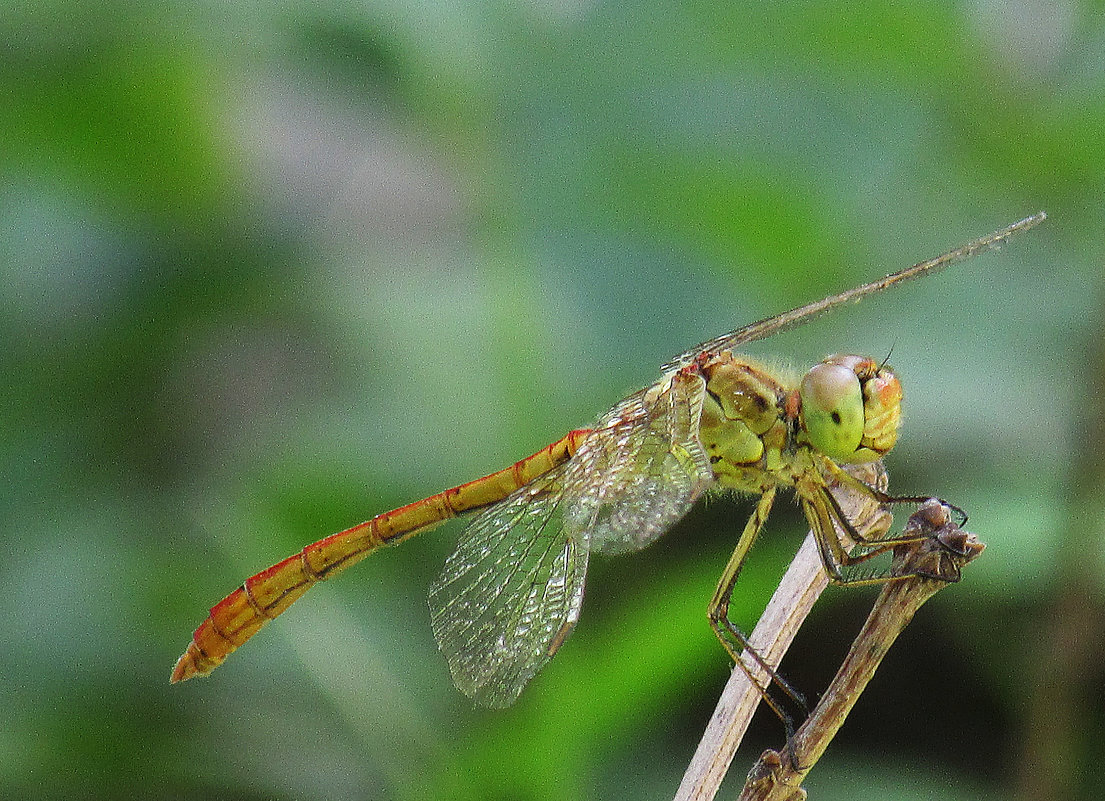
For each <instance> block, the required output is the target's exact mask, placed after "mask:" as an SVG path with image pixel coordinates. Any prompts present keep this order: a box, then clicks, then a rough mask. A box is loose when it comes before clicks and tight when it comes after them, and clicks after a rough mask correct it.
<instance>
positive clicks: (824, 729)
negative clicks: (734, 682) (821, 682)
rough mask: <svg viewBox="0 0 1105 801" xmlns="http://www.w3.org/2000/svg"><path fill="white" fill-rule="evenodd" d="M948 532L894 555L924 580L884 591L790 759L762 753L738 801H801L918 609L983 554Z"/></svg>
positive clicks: (911, 579) (892, 585)
mask: <svg viewBox="0 0 1105 801" xmlns="http://www.w3.org/2000/svg"><path fill="white" fill-rule="evenodd" d="M930 503H931V502H930ZM943 508H944V509H945V510H946V507H943ZM924 510H925V507H922V511H924ZM918 514H921V512H918ZM916 517H917V515H914V518H916ZM914 518H911V522H913V520H914ZM949 529H950V530H951V531H952V532H953V535H952V536H953V538H954V542H952V543H949V542H948V541H947V540H946V539H942V538H941V536H940V533H939V532H936V535H935V536H933V537H932V538H931V539H928V540H925V541H923V542H920V543H918V544H917V545H915V546H909V547H908V548H906V549H902V550H901V552H900V553H899V554H897V559H898V560H900V562H899V564H900V566H899V567H898V570H899V572H909V571H916V572H920V573H922V574H923V575H912V576H909V577H908V578H904V579H902V580H900V581H894V582H891V583H889V584H886V585H884V587H883V589H882V592H881V593H880V594H879V597H878V600H877V601H876V602H875V606H874V608H873V609H872V610H871V614H870V615H869V616H868V618H867V622H866V623H864V626H863V629H862V630H861V631H860V633H859V635H858V636H857V637H856V639H855V641H854V642H853V643H852V647H851V649H850V650H849V652H848V655H847V656H846V657H845V659H844V663H843V664H842V665H841V667H840V670H839V671H838V672H837V674H836V677H835V678H834V679H833V681H832V683H831V684H830V685H829V688H828V690H827V691H826V693H825V695H824V697H823V698H822V700H821V703H819V704H818V705H817V708H816V709H814V711H813V713H812V714H811V715H810V717H809V718H808V719H807V720H806V722H805V723H804V724H803V725H802V726H801V728H799V730H798V732H797V733H796V734H795V736H794V739H793V740H792V742H791V743H789V744H788V746H787V748H788V749H793V754H794V758H793V759H792V758H790V756H789V755H788V754H787V753H783V754H779V753H777V752H774V751H767V752H766V753H765V754H764V755H763V756H762V757H761V758H760V762H759V764H757V766H756V767H755V768H753V770H752V772H751V773H750V774H749V777H748V781H747V783H746V784H745V786H744V791H743V792H742V793H741V795H740V798H741V801H799V800H800V799H804V798H805V796H806V794H805V791H804V790H802V788H801V787H800V786H799V785H800V784H801V782H802V780H803V779H804V778H805V777H806V775H807V774H808V773H809V771H810V769H811V768H813V766H814V765H815V764H816V763H817V760H818V759H820V758H821V755H822V754H824V753H825V749H826V748H827V747H828V745H829V742H830V741H831V740H832V738H833V737H834V736H835V735H836V733H837V731H839V730H840V727H841V726H842V725H843V724H844V720H845V718H847V716H848V713H849V712H850V711H851V709H852V707H853V706H854V705H855V703H856V701H857V700H859V696H860V694H861V693H862V692H863V690H864V688H866V686H867V683H868V682H869V681H870V680H871V678H872V676H874V674H875V670H876V669H877V668H878V666H879V664H880V663H881V662H882V659H883V657H884V656H885V655H886V653H887V651H889V650H890V646H891V645H892V644H893V643H894V640H896V639H897V637H898V635H899V634H900V633H901V632H902V630H903V629H905V627H906V626H907V625H908V624H909V622H910V620H912V619H913V615H914V614H915V613H916V612H917V610H918V609H920V608H921V605H922V604H924V603H925V602H926V601H927V600H928V599H929V598H931V597H932V596H933V595H935V594H936V592H938V591H939V590H940V589H942V588H943V587H945V586H946V585H947V583H948V582H949V581H955V580H958V578H959V569H960V568H961V567H962V565H964V564H966V563H967V562H969V561H970V560H972V559H974V558H975V557H976V556H977V555H978V554H979V553H980V552H981V551H982V548H983V546H982V545H981V544H980V543H978V542H977V540H975V539H974V537H973V535H969V534H967V533H966V532H963V531H960V530H959V529H958V528H957V527H955V525H954V523H950V525H949ZM934 576H940V578H936V577H934ZM795 765H797V766H799V767H797V768H796V767H795Z"/></svg>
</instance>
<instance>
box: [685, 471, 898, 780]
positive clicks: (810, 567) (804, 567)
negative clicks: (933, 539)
mask: <svg viewBox="0 0 1105 801" xmlns="http://www.w3.org/2000/svg"><path fill="white" fill-rule="evenodd" d="M850 472H852V473H853V474H854V475H856V477H857V478H859V479H860V480H861V481H864V482H865V483H867V484H868V485H870V486H875V487H878V488H879V489H885V488H886V473H885V471H884V470H883V468H882V465H881V464H878V463H870V464H866V465H857V466H854V467H852V468H850ZM832 491H833V494H834V495H835V496H836V498H837V501H838V502H839V503H840V505H841V507H842V508H843V509H844V511H845V512H846V513H847V514H848V516H849V518H850V519H851V520H852V521H853V523H854V525H855V527H856V529H857V530H858V531H859V532H860V533H861V534H863V535H865V536H868V537H871V538H872V539H874V538H877V537H878V536H879V535H880V534H883V533H885V532H886V531H887V530H888V529H889V527H890V523H891V517H890V515H889V513H887V512H886V511H885V510H884V509H883V508H882V507H880V506H879V505H878V504H877V503H875V502H874V501H873V500H872V499H871V498H870V496H868V495H859V494H858V493H855V492H854V491H852V490H851V489H848V488H845V487H834V488H833V490H832ZM838 533H840V534H841V536H843V532H838ZM828 583H829V582H828V578H827V577H826V575H825V570H824V568H823V567H822V564H821V557H820V555H819V554H818V551H817V546H816V544H815V543H814V539H813V534H812V533H811V534H810V535H809V536H807V537H806V539H805V541H804V542H803V543H802V547H801V548H800V549H799V551H798V554H797V555H796V556H795V557H794V561H792V562H791V564H790V567H789V568H788V569H787V572H786V575H784V576H783V580H782V581H781V582H780V583H779V587H778V588H777V589H776V590H775V593H774V595H772V597H771V600H770V601H769V602H768V605H767V608H766V609H765V610H764V613H763V615H762V616H761V617H760V620H759V622H758V623H757V624H756V628H755V630H754V631H753V632H752V635H751V636H750V637H749V640H750V641H751V643H752V645H753V647H754V648H755V649H756V652H757V653H758V654H760V656H761V657H762V658H763V661H764V662H765V663H767V664H769V665H771V667H772V669H775V668H777V667H778V666H779V663H780V662H781V661H782V658H783V655H784V654H785V653H786V651H787V648H789V647H790V644H791V641H792V640H793V639H794V637H795V635H796V634H797V633H798V629H799V627H800V626H801V625H802V621H804V620H805V619H806V617H807V615H809V613H810V610H811V609H812V608H813V604H814V602H815V601H816V600H817V598H818V597H819V596H820V595H821V592H822V590H824V589H825V587H826V586H827V585H828ZM744 661H745V667H746V668H747V671H745V670H736V669H734V670H733V673H732V674H731V675H730V677H729V681H728V682H727V683H726V685H725V689H724V690H723V691H722V694H721V697H720V698H719V699H718V703H717V706H716V707H715V709H714V714H713V716H712V717H711V718H710V722H709V723H708V724H707V726H706V731H705V732H704V733H703V735H702V740H701V741H700V742H699V744H698V749H697V750H696V751H695V754H694V756H693V757H692V759H691V762H690V764H689V765H688V766H687V771H686V773H684V775H683V781H682V783H681V784H680V785H679V790H678V791H677V792H676V794H675V801H710V800H711V799H713V797H714V796H715V795H716V794H717V791H718V788H719V787H720V786H721V782H722V779H724V778H725V774H726V772H727V771H728V770H729V765H730V763H731V762H732V761H733V755H734V754H735V753H736V751H737V748H738V747H739V746H740V743H741V739H742V738H743V737H744V733H745V731H746V730H747V729H748V724H749V723H750V722H751V720H752V715H753V713H754V712H755V711H756V707H757V706H759V703H760V700H761V693H760V689H759V688H758V687H756V686H755V685H754V684H753V683H752V682H751V681H750V680H749V678H748V673H751V675H753V676H755V677H756V680H757V682H759V683H760V684H761V686H763V684H764V683H765V681H766V678H767V676H766V673H765V671H764V670H763V668H762V667H760V665H758V664H756V663H755V662H754V661H753V660H752V659H745V660H744Z"/></svg>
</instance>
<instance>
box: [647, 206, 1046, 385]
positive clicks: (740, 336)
mask: <svg viewBox="0 0 1105 801" xmlns="http://www.w3.org/2000/svg"><path fill="white" fill-rule="evenodd" d="M1045 219H1047V215H1046V214H1044V213H1043V212H1042V211H1041V212H1038V213H1036V214H1033V215H1032V216H1031V217H1025V218H1024V219H1023V220H1020V221H1018V222H1015V223H1013V224H1012V225H1008V226H1006V227H1005V228H1002V229H1001V230H1000V231H994V233H992V234H988V235H987V236H984V237H981V238H979V239H976V240H974V241H973V242H968V243H967V244H966V245H963V246H962V247H958V248H956V249H955V250H949V251H948V252H947V253H945V254H943V255H941V256H937V257H936V258H933V259H928V260H927V261H923V262H920V263H919V264H914V265H913V266H912V267H907V268H906V269H904V270H899V271H898V272H896V273H892V274H890V275H888V276H886V277H885V278H880V279H879V280H878V281H872V282H870V283H868V284H864V285H863V286H857V287H855V288H854V289H849V290H848V291H847V292H841V293H840V294H839V295H833V296H831V297H827V298H825V299H824V300H819V301H817V302H815V303H809V304H807V305H805V306H800V307H798V308H797V309H792V310H791V311H788V312H783V313H782V314H777V315H775V316H774V317H769V318H767V319H766V320H760V321H759V322H756V323H752V324H750V325H746V326H744V327H743V328H738V329H737V330H736V331H730V332H729V333H728V334H723V335H721V336H720V337H717V338H716V339H711V340H710V341H709V342H703V343H701V344H700V345H696V346H695V347H693V348H691V349H690V350H688V351H685V352H683V353H681V354H679V355H678V356H676V357H675V358H674V359H672V360H671V361H670V362H668V363H667V364H666V365H664V369H665V370H671V369H673V368H676V367H681V366H683V365H685V364H690V363H691V362H693V361H694V359H695V357H696V356H698V355H699V354H700V353H703V352H715V351H719V350H731V349H733V348H736V347H739V346H740V345H743V344H745V343H746V342H755V341H756V340H758V339H763V338H765V337H768V336H771V335H772V334H777V333H779V332H780V331H786V330H788V329H790V328H795V327H797V326H799V325H803V324H805V323H808V322H809V321H810V320H813V319H814V318H816V317H818V316H820V315H822V314H824V313H825V312H827V311H829V310H830V309H835V308H836V307H837V306H843V305H844V304H846V303H857V302H859V301H860V300H862V299H863V298H865V297H867V296H868V295H873V294H874V293H876V292H882V291H883V290H884V289H889V288H890V287H892V286H896V285H898V284H901V283H905V282H906V281H911V280H913V279H914V278H920V277H921V276H923V275H931V274H932V273H936V272H939V271H940V270H943V269H944V268H945V267H947V266H949V265H951V264H955V263H956V262H959V261H963V260H964V259H969V258H971V257H972V256H976V255H978V254H979V253H981V252H982V251H984V250H988V249H990V248H997V247H999V246H1000V245H1001V244H1002V243H1003V242H1005V240H1006V239H1008V238H1009V237H1011V236H1013V234H1016V233H1018V232H1020V231H1026V230H1028V229H1029V228H1033V227H1035V226H1036V225H1039V224H1040V223H1041V222H1043V221H1044V220H1045Z"/></svg>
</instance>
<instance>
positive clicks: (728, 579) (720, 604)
mask: <svg viewBox="0 0 1105 801" xmlns="http://www.w3.org/2000/svg"><path fill="white" fill-rule="evenodd" d="M774 501H775V487H768V488H767V489H766V490H764V492H763V494H762V495H761V496H760V500H759V501H758V502H757V503H756V508H755V510H754V511H753V512H752V517H750V518H749V520H748V523H747V524H746V525H745V527H744V531H743V532H741V536H740V539H738V540H737V545H736V547H735V548H734V549H733V555H732V556H730V557H729V562H728V563H727V564H726V565H725V570H724V571H723V572H722V574H721V579H720V580H719V581H718V586H717V590H716V591H715V592H714V597H713V599H711V601H710V605H709V607H708V609H707V613H706V614H707V617H708V618H709V620H710V626H711V627H712V628H713V630H714V634H716V635H717V638H718V640H719V641H720V642H721V644H722V646H724V648H725V650H726V651H727V652H728V653H729V656H730V657H731V658H732V659H733V662H734V663H735V664H736V665H737V667H739V668H740V669H741V670H742V671H743V672H744V674H745V675H746V676H747V677H748V680H749V681H750V682H752V685H753V686H754V687H756V689H757V690H759V692H760V695H761V696H762V697H763V699H764V703H766V704H767V705H768V707H770V708H771V711H772V712H774V713H775V714H776V715H777V716H778V717H779V719H780V720H782V721H783V726H784V727H785V728H786V732H787V738H788V741H789V738H790V737H791V735H792V734H793V733H794V723H793V721H792V720H791V718H790V716H789V715H788V714H787V713H786V711H785V710H784V709H783V707H782V705H781V704H780V703H779V702H778V701H777V700H776V699H775V698H774V697H773V696H772V695H771V693H770V692H769V691H768V689H767V687H765V686H764V685H763V684H761V683H760V680H759V679H758V678H757V677H756V676H755V675H754V674H753V670H752V668H751V667H750V666H749V665H748V664H747V663H746V662H745V661H744V659H743V658H742V654H743V655H745V656H748V657H749V658H751V659H752V661H753V662H755V663H756V665H757V666H759V667H760V668H761V669H762V670H763V671H764V672H765V673H766V674H767V678H768V684H767V686H768V687H769V686H770V685H772V684H775V685H776V686H778V687H779V689H780V690H781V691H782V692H783V694H784V695H786V696H787V697H788V698H790V699H791V701H793V702H794V703H795V704H796V705H797V706H798V707H799V708H800V709H801V710H802V714H803V715H808V714H809V707H808V706H807V704H806V699H805V698H804V697H803V696H802V694H801V693H799V692H798V691H797V690H795V689H794V688H793V687H792V686H791V685H790V684H789V683H788V682H787V681H786V679H784V678H783V677H782V676H780V675H779V674H778V673H777V672H776V671H775V669H774V668H772V667H771V665H769V664H767V662H766V661H765V660H764V658H763V657H762V656H760V654H759V653H758V652H757V651H756V649H755V648H753V647H752V644H751V643H750V642H749V641H748V637H747V636H745V634H744V633H743V632H742V631H741V630H740V629H739V628H737V627H736V626H735V625H734V624H733V622H732V621H731V620H729V600H730V599H731V598H732V595H733V587H734V586H735V585H736V583H737V579H738V578H739V577H740V572H741V568H742V567H743V566H744V560H745V558H746V557H747V556H748V551H749V550H750V549H751V548H752V545H753V543H755V541H756V536H757V535H758V534H759V533H760V529H762V528H763V525H764V522H765V521H766V520H767V517H768V514H769V513H770V512H771V506H772V504H773V503H774Z"/></svg>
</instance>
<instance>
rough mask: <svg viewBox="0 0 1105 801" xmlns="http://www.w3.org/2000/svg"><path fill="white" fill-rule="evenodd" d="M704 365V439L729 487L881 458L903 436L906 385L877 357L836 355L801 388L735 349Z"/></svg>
mask: <svg viewBox="0 0 1105 801" xmlns="http://www.w3.org/2000/svg"><path fill="white" fill-rule="evenodd" d="M698 368H699V369H700V370H701V372H702V375H703V377H704V378H705V379H706V397H705V399H704V402H703V409H702V418H701V424H700V428H699V434H700V439H701V441H702V445H703V447H704V448H705V449H706V453H707V454H708V455H709V458H710V466H711V468H712V470H713V472H714V475H715V476H716V478H717V481H718V483H719V484H720V485H722V486H726V487H730V488H732V489H738V490H744V491H748V492H754V493H762V492H764V491H765V490H766V489H768V487H771V486H776V485H783V486H795V485H796V484H797V483H798V481H799V479H800V478H801V476H803V475H805V474H806V473H808V472H809V471H810V470H811V469H816V464H817V463H818V462H819V461H821V460H823V459H830V460H832V461H834V462H837V463H857V462H869V461H874V460H877V459H881V458H882V457H883V456H884V455H885V454H886V453H887V452H888V451H889V450H890V449H891V448H892V447H893V446H894V442H895V441H896V439H897V435H898V424H899V422H900V420H901V398H902V387H901V383H900V382H899V381H898V378H897V376H896V375H894V372H893V370H891V369H890V368H889V367H887V366H886V365H880V364H879V363H878V362H876V361H874V360H873V359H870V358H866V357H863V356H850V355H849V356H830V357H829V358H827V359H825V360H824V361H822V362H820V363H818V364H817V365H815V366H814V367H813V368H812V369H811V370H810V371H809V372H808V373H806V375H805V376H804V377H803V378H802V380H801V382H800V383H799V384H798V386H793V385H792V384H791V382H788V381H786V380H785V379H783V378H780V377H779V376H778V375H777V374H776V373H775V371H770V370H768V369H766V368H764V367H762V366H761V365H759V364H758V363H757V362H754V361H752V360H751V359H748V358H746V357H743V356H737V355H734V354H732V353H730V352H728V351H723V352H721V353H719V354H716V355H712V356H708V357H704V358H702V359H701V360H700V361H699V363H698Z"/></svg>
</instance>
